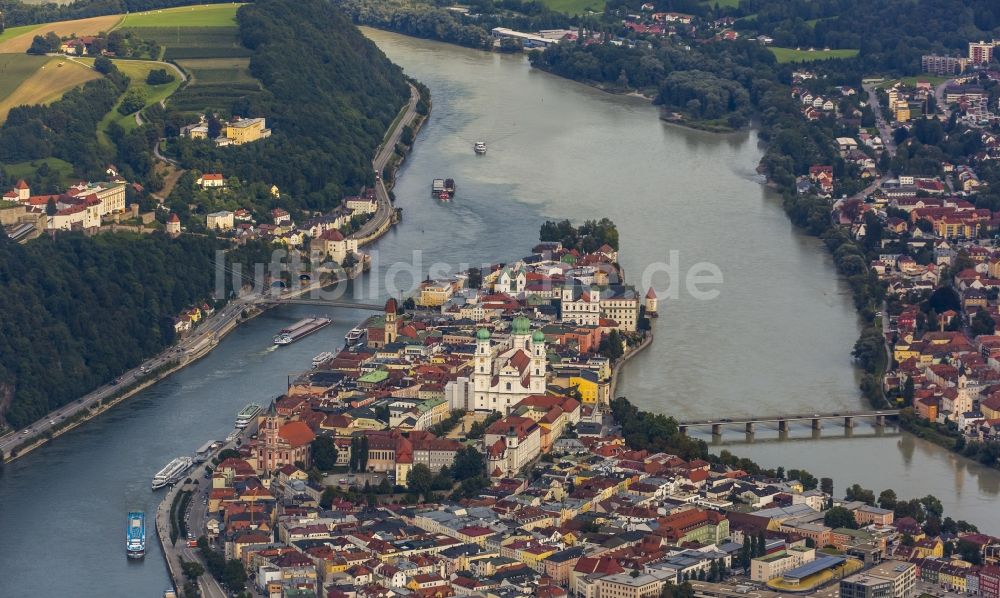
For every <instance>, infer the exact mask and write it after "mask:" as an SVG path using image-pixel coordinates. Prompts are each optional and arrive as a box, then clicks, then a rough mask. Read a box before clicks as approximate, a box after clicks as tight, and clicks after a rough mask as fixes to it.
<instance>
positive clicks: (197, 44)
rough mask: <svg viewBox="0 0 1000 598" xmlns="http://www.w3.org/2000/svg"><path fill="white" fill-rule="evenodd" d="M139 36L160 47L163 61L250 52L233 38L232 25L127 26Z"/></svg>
mask: <svg viewBox="0 0 1000 598" xmlns="http://www.w3.org/2000/svg"><path fill="white" fill-rule="evenodd" d="M129 30H130V31H134V32H136V33H138V34H139V35H141V36H142V37H143V39H147V40H150V41H155V42H156V43H157V44H159V45H161V46H164V47H165V48H166V51H165V52H164V55H163V58H164V60H185V59H190V58H236V57H245V56H249V55H250V51H249V50H247V49H246V48H244V47H243V46H241V45H240V42H239V39H237V37H236V32H237V30H236V27H235V26H233V27H183V28H182V27H146V28H134V29H133V28H129Z"/></svg>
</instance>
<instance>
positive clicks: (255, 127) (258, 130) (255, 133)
mask: <svg viewBox="0 0 1000 598" xmlns="http://www.w3.org/2000/svg"><path fill="white" fill-rule="evenodd" d="M270 136H271V129H268V128H267V125H266V123H265V119H263V118H240V117H238V116H237V117H234V118H233V120H232V121H230V122H228V123H226V138H227V139H229V140H230V141H232V144H233V145H243V144H244V143H253V142H254V141H259V140H261V139H266V138H268V137H270Z"/></svg>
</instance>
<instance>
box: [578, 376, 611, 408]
mask: <svg viewBox="0 0 1000 598" xmlns="http://www.w3.org/2000/svg"><path fill="white" fill-rule="evenodd" d="M569 386H570V388H576V390H577V392H579V393H580V399H581V401H582V402H583V404H584V405H594V404H596V403H598V402H600V403H601V404H606V403H608V402H609V398H610V394H611V386H610V384H608V382H606V381H605V382H602V381H600V380H599V376H598V374H597V373H596V372H592V371H589V370H583V371H581V372H580V373H579V375H577V376H570V378H569Z"/></svg>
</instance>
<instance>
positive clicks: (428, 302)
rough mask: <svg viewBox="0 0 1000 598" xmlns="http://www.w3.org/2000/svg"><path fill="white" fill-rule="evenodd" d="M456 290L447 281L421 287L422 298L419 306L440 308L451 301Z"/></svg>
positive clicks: (418, 301) (419, 300)
mask: <svg viewBox="0 0 1000 598" xmlns="http://www.w3.org/2000/svg"><path fill="white" fill-rule="evenodd" d="M454 292H455V288H454V287H453V286H452V285H451V283H450V282H447V281H440V282H438V281H435V282H430V283H426V284H424V285H422V286H421V287H420V297H419V299H418V300H417V304H418V305H421V306H423V307H439V306H440V305H443V304H444V302H445V301H447V300H448V299H451V296H452V294H453V293H454Z"/></svg>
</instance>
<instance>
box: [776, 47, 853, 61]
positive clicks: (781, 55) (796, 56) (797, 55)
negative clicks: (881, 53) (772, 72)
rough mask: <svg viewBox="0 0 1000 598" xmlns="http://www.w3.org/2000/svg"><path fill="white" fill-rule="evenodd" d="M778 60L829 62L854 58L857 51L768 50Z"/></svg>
mask: <svg viewBox="0 0 1000 598" xmlns="http://www.w3.org/2000/svg"><path fill="white" fill-rule="evenodd" d="M768 50H770V51H771V53H773V54H774V55H775V57H776V58H777V59H778V62H780V63H785V62H810V61H813V60H829V59H831V58H854V57H855V56H857V55H858V51H857V50H851V49H845V50H813V51H809V50H796V49H794V48H774V47H772V48H768Z"/></svg>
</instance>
